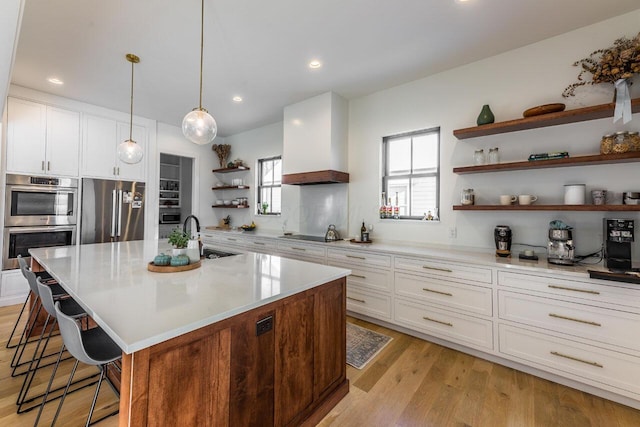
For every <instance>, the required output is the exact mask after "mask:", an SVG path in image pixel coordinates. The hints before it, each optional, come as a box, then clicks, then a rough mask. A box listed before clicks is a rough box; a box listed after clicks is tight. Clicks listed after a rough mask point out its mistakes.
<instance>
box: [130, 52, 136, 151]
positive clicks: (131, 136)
mask: <svg viewBox="0 0 640 427" xmlns="http://www.w3.org/2000/svg"><path fill="white" fill-rule="evenodd" d="M134 65H135V61H131V108H130V109H129V111H130V116H129V141H133V66H134Z"/></svg>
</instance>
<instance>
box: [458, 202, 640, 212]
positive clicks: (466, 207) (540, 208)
mask: <svg viewBox="0 0 640 427" xmlns="http://www.w3.org/2000/svg"><path fill="white" fill-rule="evenodd" d="M453 210H454V211H583V212H585V211H592V212H602V211H610V212H625V211H640V205H535V204H534V205H454V206H453Z"/></svg>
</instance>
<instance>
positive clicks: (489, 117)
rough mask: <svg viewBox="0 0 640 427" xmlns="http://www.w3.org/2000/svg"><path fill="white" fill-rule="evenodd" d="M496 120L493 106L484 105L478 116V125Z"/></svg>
mask: <svg viewBox="0 0 640 427" xmlns="http://www.w3.org/2000/svg"><path fill="white" fill-rule="evenodd" d="M495 120H496V118H495V117H494V115H493V113H492V112H491V108H489V106H488V105H486V104H485V105H483V106H482V110H480V115H479V116H478V120H476V123H477V124H478V126H482V125H488V124H489V123H493V122H494V121H495Z"/></svg>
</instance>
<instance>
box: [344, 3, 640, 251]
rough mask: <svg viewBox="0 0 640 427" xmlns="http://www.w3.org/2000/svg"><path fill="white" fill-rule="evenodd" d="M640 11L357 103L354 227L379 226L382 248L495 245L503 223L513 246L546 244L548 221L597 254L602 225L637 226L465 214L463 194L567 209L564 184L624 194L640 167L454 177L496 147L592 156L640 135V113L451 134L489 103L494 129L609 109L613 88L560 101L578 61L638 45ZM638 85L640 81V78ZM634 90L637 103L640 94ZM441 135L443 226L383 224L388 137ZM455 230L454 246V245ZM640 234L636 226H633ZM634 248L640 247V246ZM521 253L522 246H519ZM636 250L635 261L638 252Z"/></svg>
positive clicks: (575, 216)
mask: <svg viewBox="0 0 640 427" xmlns="http://www.w3.org/2000/svg"><path fill="white" fill-rule="evenodd" d="M638 22H640V10H637V11H635V12H632V13H629V14H626V15H622V16H619V17H616V18H614V19H610V20H607V21H603V22H600V23H598V24H595V25H591V26H589V27H585V28H582V29H579V30H576V31H573V32H570V33H566V34H563V35H560V36H557V37H554V38H551V39H548V40H545V41H542V42H539V43H536V44H533V45H529V46H526V47H523V48H520V49H517V50H513V51H510V52H507V53H504V54H501V55H498V56H495V57H491V58H487V59H485V60H482V61H478V62H475V63H472V64H468V65H466V66H463V67H459V68H456V69H453V70H449V71H446V72H443V73H441V74H438V75H434V76H431V77H427V78H424V79H421V80H417V81H414V82H411V83H408V84H405V85H402V86H398V87H395V88H392V89H389V90H385V91H381V92H377V93H374V94H372V95H370V96H367V97H363V98H360V99H356V100H352V101H351V102H350V110H349V173H350V177H351V182H350V184H349V227H350V234H356V233H357V229H358V228H359V226H360V223H361V221H362V218H365V219H366V220H367V222H371V223H373V224H374V226H375V227H374V232H373V234H372V238H374V239H376V238H377V239H383V240H396V241H410V242H426V243H437V244H445V245H448V244H453V245H461V246H473V247H487V248H491V247H493V245H494V244H493V229H494V226H495V225H497V224H507V225H509V226H510V227H511V228H512V229H513V232H514V242H526V243H530V244H540V245H545V244H546V241H547V239H546V234H547V230H548V223H549V221H551V220H553V219H562V220H564V221H565V222H567V223H569V224H570V225H572V226H574V227H575V229H576V230H575V233H574V239H575V241H576V245H577V253H579V254H585V253H587V252H592V251H595V250H597V249H598V248H599V246H600V243H601V241H602V237H601V234H602V231H601V229H602V218H603V217H605V216H606V217H609V218H613V217H624V218H630V219H635V220H637V221H638V220H640V217H639V216H638V214H637V213H620V214H614V213H597V212H562V213H561V212H503V213H501V212H491V211H488V212H461V211H456V212H454V211H453V210H452V205H454V204H459V203H460V201H459V194H460V191H461V189H462V188H474V189H475V193H476V203H477V204H488V203H496V204H497V203H498V202H497V197H498V196H499V195H500V194H536V195H538V196H539V197H540V200H539V202H538V203H559V204H561V203H562V200H563V192H564V190H563V185H564V184H569V183H585V184H586V185H587V190H588V191H589V190H591V189H594V188H605V189H607V190H610V191H615V192H617V193H618V197H619V193H620V192H622V191H627V190H638V189H640V180H638V173H637V172H636V170H637V169H638V166H637V164H633V163H630V164H625V165H609V166H589V167H573V168H562V169H547V170H544V169H543V170H532V171H513V172H500V173H488V174H476V175H460V176H458V175H455V174H453V172H452V168H453V167H455V166H466V165H471V164H472V156H473V152H474V150H476V149H478V148H483V149H484V150H485V152H486V151H488V149H489V148H490V147H499V149H500V154H501V159H502V160H503V161H517V160H525V159H526V158H527V157H528V155H529V154H531V153H538V152H547V151H560V150H566V151H569V152H570V154H573V155H579V154H593V153H597V152H598V150H599V141H600V138H601V136H602V135H603V134H604V133H609V132H611V131H615V130H640V114H635V115H634V120H633V121H632V122H630V123H629V124H628V125H626V126H622V125H614V124H613V123H612V119H601V120H597V121H593V122H587V123H583V124H580V123H578V124H571V125H564V126H559V127H552V128H545V129H539V130H529V131H522V132H515V133H509V134H503V135H497V136H488V137H482V138H475V139H467V140H461V141H459V140H457V139H456V138H455V137H454V136H453V134H452V133H453V130H454V129H459V128H466V127H470V126H474V125H475V121H476V118H477V115H478V113H479V112H480V109H481V107H482V105H483V104H489V105H490V106H491V109H492V110H493V112H494V114H495V116H496V121H504V120H510V119H515V118H519V117H522V115H521V114H522V112H523V111H524V110H526V109H527V108H529V107H532V106H536V105H541V104H547V103H553V102H565V103H566V104H567V108H568V109H570V108H576V107H580V106H587V105H595V104H600V103H604V102H611V99H612V95H613V89H612V86H610V85H598V86H586V87H583V88H580V89H578V90H577V94H578V96H576V97H575V98H569V99H563V98H562V97H561V94H562V91H563V90H564V88H565V87H566V86H567V85H569V84H570V83H573V82H575V81H576V76H577V74H578V72H579V69H578V68H577V67H573V66H572V63H573V62H574V61H576V60H578V59H581V58H584V57H587V56H588V55H589V54H590V53H591V52H592V51H594V50H596V49H598V48H604V47H607V46H610V45H612V44H613V41H614V40H615V39H617V38H619V37H621V36H627V37H634V36H635V35H636V34H637V32H638V30H639V29H640V28H639V27H638ZM636 80H639V82H638V83H640V79H636ZM638 86H640V84H636V85H634V86H633V87H632V97H637V96H638V94H640V90H639V89H640V88H639V87H638ZM434 126H439V127H440V129H441V158H440V166H441V175H440V176H441V199H440V217H441V221H440V222H439V223H425V222H417V221H415V222H409V221H407V222H395V221H388V220H387V221H385V220H379V219H377V218H378V204H379V202H380V193H381V183H380V151H381V141H382V137H384V136H387V135H394V134H398V133H402V132H406V131H411V130H416V129H426V128H431V127H434ZM452 228H455V229H456V230H457V238H455V239H452V238H450V237H449V233H450V230H451V229H452ZM636 230H637V231H638V232H640V221H638V223H637V225H636ZM637 240H640V238H639V239H637ZM515 249H516V250H518V248H515ZM636 249H637V248H634V251H635V254H636V255H638V256H640V252H639V251H638V250H636Z"/></svg>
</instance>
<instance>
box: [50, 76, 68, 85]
mask: <svg viewBox="0 0 640 427" xmlns="http://www.w3.org/2000/svg"><path fill="white" fill-rule="evenodd" d="M47 81H48V82H49V83H51V84H54V85H58V86H60V85H63V84H64V82H63V81H62V80H60V79H59V78H57V77H49V78H47Z"/></svg>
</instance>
